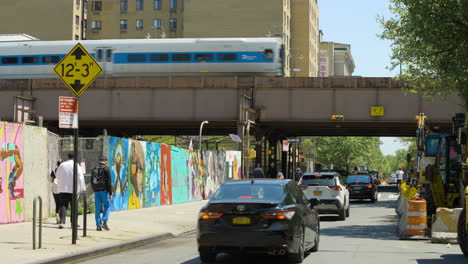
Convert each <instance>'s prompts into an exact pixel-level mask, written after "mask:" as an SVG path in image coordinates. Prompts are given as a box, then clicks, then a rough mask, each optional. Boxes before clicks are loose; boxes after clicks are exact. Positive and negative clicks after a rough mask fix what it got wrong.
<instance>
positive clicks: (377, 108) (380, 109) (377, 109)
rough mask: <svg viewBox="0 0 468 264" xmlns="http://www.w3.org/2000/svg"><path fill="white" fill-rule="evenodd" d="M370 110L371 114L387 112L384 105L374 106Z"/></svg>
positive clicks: (378, 114)
mask: <svg viewBox="0 0 468 264" xmlns="http://www.w3.org/2000/svg"><path fill="white" fill-rule="evenodd" d="M370 110H371V111H370V115H371V116H384V114H385V109H384V107H383V106H372V107H371V108H370Z"/></svg>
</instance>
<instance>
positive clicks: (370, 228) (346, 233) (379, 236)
mask: <svg viewBox="0 0 468 264" xmlns="http://www.w3.org/2000/svg"><path fill="white" fill-rule="evenodd" d="M392 222H393V220H392ZM320 235H323V236H336V237H349V238H368V239H376V240H398V239H399V237H398V233H397V226H396V225H393V224H392V225H388V224H384V225H349V226H342V227H332V228H323V229H322V228H321V229H320Z"/></svg>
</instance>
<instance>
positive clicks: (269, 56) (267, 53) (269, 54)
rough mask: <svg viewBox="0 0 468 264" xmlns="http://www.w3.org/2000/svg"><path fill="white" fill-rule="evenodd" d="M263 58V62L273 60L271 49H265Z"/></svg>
mask: <svg viewBox="0 0 468 264" xmlns="http://www.w3.org/2000/svg"><path fill="white" fill-rule="evenodd" d="M263 57H264V58H265V60H272V59H273V50H272V49H266V50H265V51H264V52H263Z"/></svg>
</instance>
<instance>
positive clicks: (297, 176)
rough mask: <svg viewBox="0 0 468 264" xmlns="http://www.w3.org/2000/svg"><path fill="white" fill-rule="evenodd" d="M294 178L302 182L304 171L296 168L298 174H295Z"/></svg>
mask: <svg viewBox="0 0 468 264" xmlns="http://www.w3.org/2000/svg"><path fill="white" fill-rule="evenodd" d="M294 177H295V179H294V180H296V181H298V180H300V179H301V177H302V171H301V168H296V173H295V174H294Z"/></svg>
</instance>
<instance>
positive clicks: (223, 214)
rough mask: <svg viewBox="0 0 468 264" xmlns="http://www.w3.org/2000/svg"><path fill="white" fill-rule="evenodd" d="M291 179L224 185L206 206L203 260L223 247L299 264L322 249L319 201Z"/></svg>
mask: <svg viewBox="0 0 468 264" xmlns="http://www.w3.org/2000/svg"><path fill="white" fill-rule="evenodd" d="M318 204H319V200H317V199H311V200H310V201H308V200H307V198H306V196H305V195H304V193H303V192H302V191H301V189H300V188H299V187H298V186H297V184H295V183H294V182H293V181H291V180H273V179H271V180H270V179H261V180H257V179H254V180H242V181H233V182H227V183H225V184H223V185H222V186H221V187H220V188H219V189H218V190H217V191H216V193H215V194H214V195H213V196H212V197H211V199H210V201H209V202H208V204H207V205H206V206H205V207H203V208H202V210H201V211H200V214H199V217H198V233H197V242H198V250H199V252H200V259H201V260H202V261H203V262H213V261H215V259H216V255H217V253H219V252H226V253H236V252H245V253H266V254H270V255H278V256H287V258H288V260H289V262H292V263H301V262H302V261H303V259H304V254H305V253H306V252H315V251H317V250H318V246H319V240H320V222H319V216H318V213H317V211H316V210H315V206H317V205H318Z"/></svg>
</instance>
